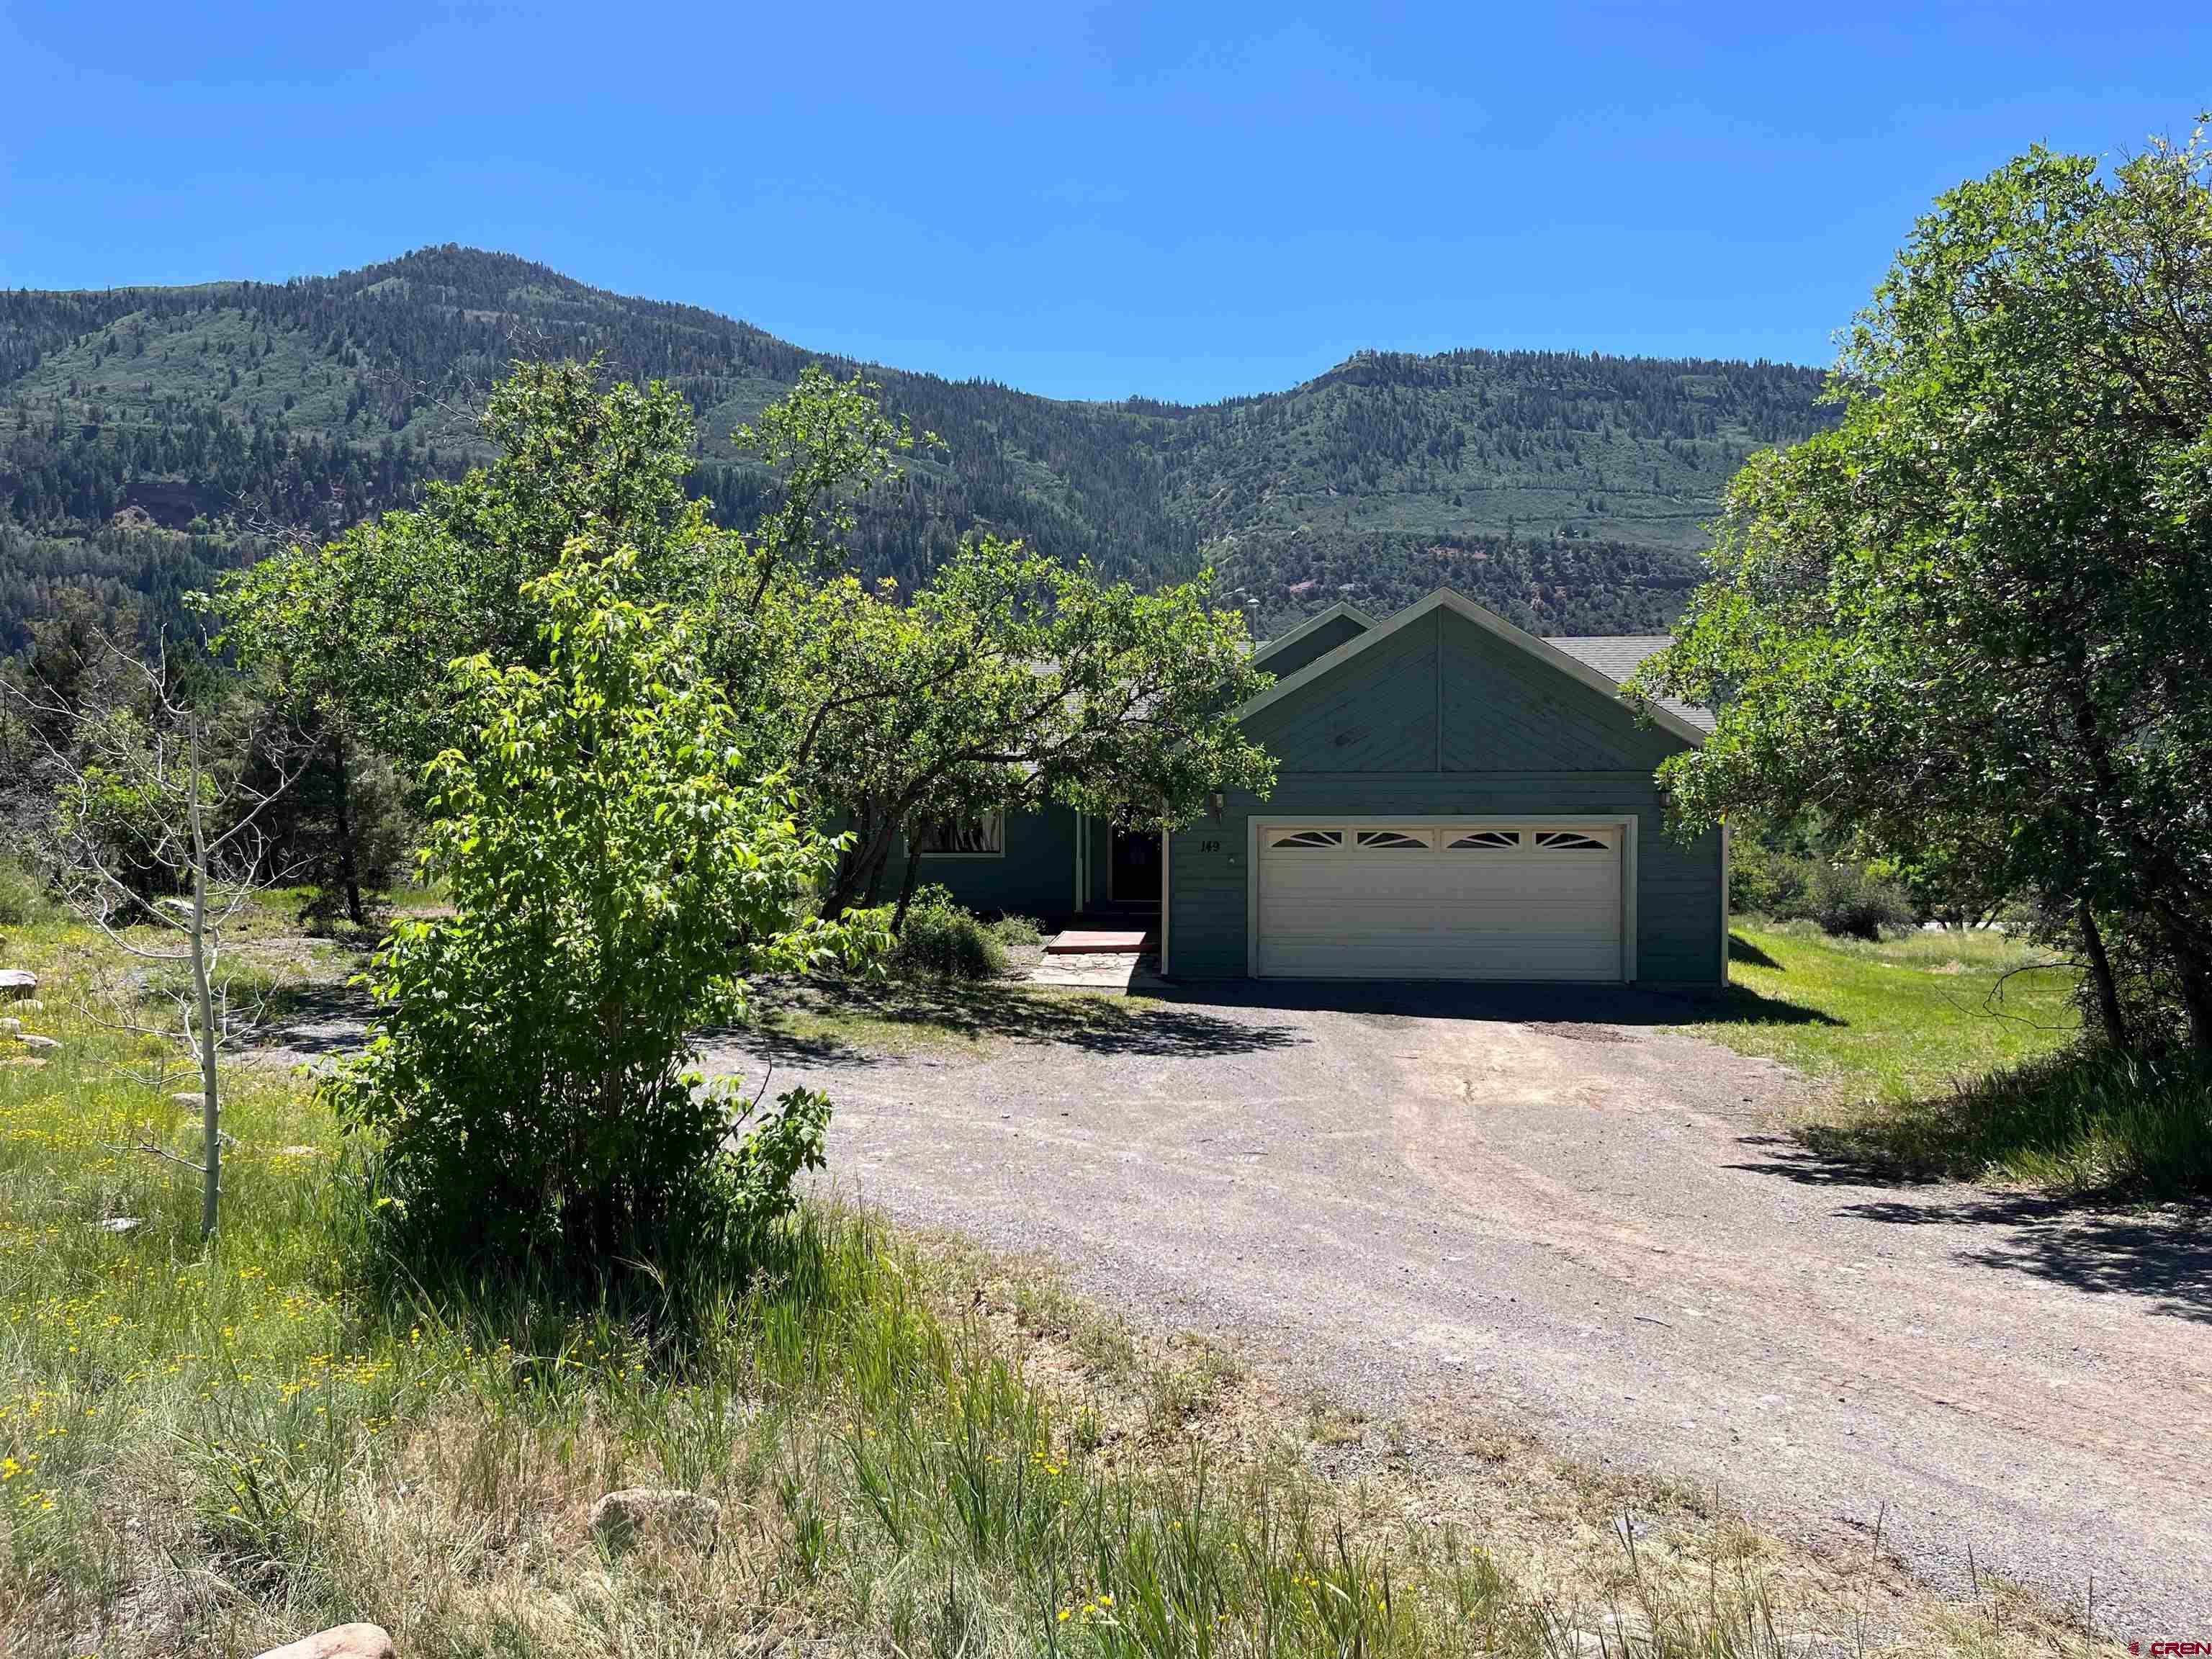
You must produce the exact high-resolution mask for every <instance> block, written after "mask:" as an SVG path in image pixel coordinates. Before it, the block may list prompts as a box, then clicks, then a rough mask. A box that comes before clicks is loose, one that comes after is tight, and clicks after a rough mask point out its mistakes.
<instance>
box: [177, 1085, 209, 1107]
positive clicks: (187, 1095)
mask: <svg viewBox="0 0 2212 1659" xmlns="http://www.w3.org/2000/svg"><path fill="white" fill-rule="evenodd" d="M169 1098H170V1099H172V1100H173V1101H175V1102H176V1103H177V1104H178V1105H179V1106H189V1107H191V1109H193V1110H194V1111H196V1112H197V1111H198V1110H199V1109H201V1108H202V1107H204V1106H205V1105H206V1104H207V1097H206V1096H205V1095H204V1094H202V1093H201V1092H200V1091H198V1090H197V1089H179V1090H178V1091H177V1092H176V1093H174V1094H173V1095H171V1096H170V1097H169Z"/></svg>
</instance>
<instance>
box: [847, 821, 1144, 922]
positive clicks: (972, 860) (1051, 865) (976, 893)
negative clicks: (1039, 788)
mask: <svg viewBox="0 0 2212 1659" xmlns="http://www.w3.org/2000/svg"><path fill="white" fill-rule="evenodd" d="M1076 822H1077V821H1076V816H1075V814H1074V813H1073V812H1072V811H1069V810H1068V809H1067V808H1066V807H1065V806H1048V807H1047V808H1046V809H1045V810H1044V811H1042V812H1009V813H1008V814H1007V815H1006V853H1005V854H1004V855H1003V856H1002V857H999V858H978V857H974V856H955V855H950V854H939V853H924V854H921V875H920V879H921V881H922V882H924V883H927V884H935V885H937V886H940V887H943V888H945V889H946V890H949V891H950V892H951V895H952V896H953V898H954V900H955V901H956V902H958V903H961V904H963V905H965V906H967V907H968V908H969V909H970V910H980V911H981V912H982V913H984V914H985V915H1008V914H1011V915H1023V916H1036V917H1041V918H1052V919H1057V918H1064V917H1066V916H1068V915H1072V914H1073V912H1074V910H1075V908H1076V903H1075V836H1076ZM1102 839H1103V838H1102ZM905 878H906V858H905V851H904V849H903V848H901V849H900V851H898V852H896V853H894V854H892V855H891V857H890V860H888V861H887V862H886V864H885V865H884V881H883V886H882V888H881V889H880V890H879V892H878V896H879V897H881V898H883V899H885V900H890V899H892V898H896V896H898V890H899V884H901V883H902V881H904V880H905ZM1099 882H1100V887H1101V890H1102V891H1103V884H1104V877H1103V875H1101V877H1100V878H1099Z"/></svg>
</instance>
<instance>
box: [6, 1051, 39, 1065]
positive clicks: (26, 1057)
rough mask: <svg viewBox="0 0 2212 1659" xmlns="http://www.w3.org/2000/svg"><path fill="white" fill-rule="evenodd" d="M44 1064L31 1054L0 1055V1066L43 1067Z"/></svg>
mask: <svg viewBox="0 0 2212 1659" xmlns="http://www.w3.org/2000/svg"><path fill="white" fill-rule="evenodd" d="M45 1064H46V1061H45V1060H40V1059H38V1058H37V1057H35V1056H34V1055H31V1054H0V1066H43V1065H45Z"/></svg>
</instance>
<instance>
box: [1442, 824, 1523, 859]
mask: <svg viewBox="0 0 2212 1659" xmlns="http://www.w3.org/2000/svg"><path fill="white" fill-rule="evenodd" d="M1520 845H1521V832H1520V831H1519V830H1518V829H1475V830H1471V831H1469V832H1468V834H1466V835H1464V836H1461V837H1460V838H1459V839H1458V840H1457V841H1455V842H1452V843H1451V845H1450V846H1449V847H1447V848H1444V850H1445V851H1446V852H1448V853H1510V852H1511V851H1513V849H1514V848H1516V847H1518V846H1520Z"/></svg>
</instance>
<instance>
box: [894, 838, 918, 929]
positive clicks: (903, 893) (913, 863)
mask: <svg viewBox="0 0 2212 1659" xmlns="http://www.w3.org/2000/svg"><path fill="white" fill-rule="evenodd" d="M920 876H921V856H920V854H917V853H915V850H914V836H912V835H911V834H909V835H908V836H907V837H906V874H905V875H904V876H903V877H902V878H901V879H900V881H899V896H898V908H897V909H896V910H894V911H893V912H892V913H891V937H892V938H894V939H896V938H897V937H898V933H899V929H901V928H902V927H905V926H906V908H907V906H908V905H909V904H911V903H912V902H914V888H915V880H916V879H917V878H919V877H920Z"/></svg>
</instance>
